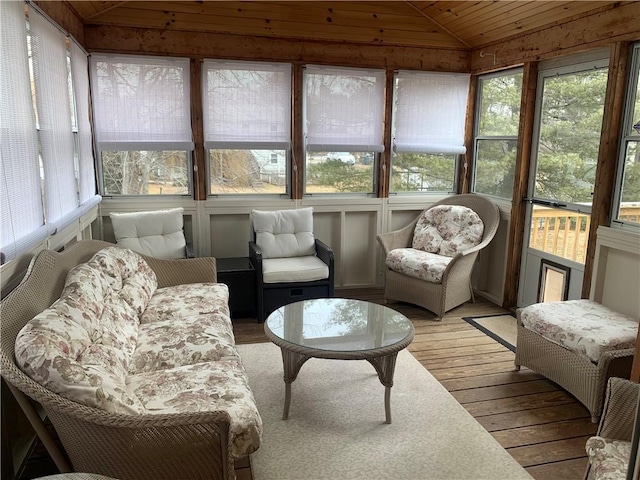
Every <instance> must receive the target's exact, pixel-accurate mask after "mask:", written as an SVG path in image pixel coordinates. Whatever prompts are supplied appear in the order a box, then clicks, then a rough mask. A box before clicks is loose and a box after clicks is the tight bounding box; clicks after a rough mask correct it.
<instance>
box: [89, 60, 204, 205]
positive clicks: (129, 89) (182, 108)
mask: <svg viewBox="0 0 640 480" xmlns="http://www.w3.org/2000/svg"><path fill="white" fill-rule="evenodd" d="M91 74H92V80H93V83H92V88H93V105H94V115H95V116H94V119H95V129H96V143H97V148H98V151H99V153H100V159H101V171H100V176H101V180H102V186H101V187H102V191H103V192H104V194H105V195H161V194H162V195H187V194H189V193H190V191H191V169H190V164H191V154H190V152H191V151H193V142H192V139H191V115H190V108H189V105H190V101H191V98H190V91H189V78H190V77H189V59H186V58H166V57H161V58H160V57H138V56H131V55H117V56H116V55H93V56H92V58H91Z"/></svg>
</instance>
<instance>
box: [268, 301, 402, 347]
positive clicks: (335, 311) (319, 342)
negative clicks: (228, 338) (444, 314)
mask: <svg viewBox="0 0 640 480" xmlns="http://www.w3.org/2000/svg"><path fill="white" fill-rule="evenodd" d="M265 326H266V328H267V329H268V330H269V331H270V332H271V333H272V334H273V335H275V336H276V337H278V338H279V339H281V340H284V341H286V342H289V343H291V344H293V345H300V346H304V347H306V348H311V349H317V350H323V351H324V350H326V351H339V352H353V351H367V350H375V349H379V348H383V347H388V346H390V345H393V344H396V343H398V342H402V341H403V340H405V339H406V338H407V337H408V336H413V332H414V330H413V325H412V324H411V321H410V320H409V319H408V318H407V317H405V316H404V315H402V314H401V313H399V312H396V311H395V310H393V309H391V308H388V307H385V306H383V305H377V304H375V303H369V302H365V301H362V300H351V299H346V298H320V299H315V300H303V301H301V302H296V303H291V304H289V305H285V306H284V307H280V308H279V309H278V310H276V311H275V312H273V313H272V314H271V315H269V317H268V318H267V321H266V324H265Z"/></svg>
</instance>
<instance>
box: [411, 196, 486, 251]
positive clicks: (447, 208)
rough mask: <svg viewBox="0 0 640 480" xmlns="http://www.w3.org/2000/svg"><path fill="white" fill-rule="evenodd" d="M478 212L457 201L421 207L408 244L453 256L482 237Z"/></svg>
mask: <svg viewBox="0 0 640 480" xmlns="http://www.w3.org/2000/svg"><path fill="white" fill-rule="evenodd" d="M483 233H484V223H483V222H482V219H481V218H480V216H479V215H478V214H477V213H476V212H474V211H473V210H471V209H470V208H468V207H463V206H461V205H438V206H435V207H433V208H429V209H427V210H425V211H424V212H423V213H422V215H421V216H420V218H419V219H418V222H417V223H416V226H415V229H414V231H413V241H412V247H413V248H415V249H417V250H422V251H425V252H429V253H436V254H438V255H444V256H447V257H454V256H456V254H458V253H460V252H463V251H465V250H467V249H469V248H471V247H475V246H476V245H478V244H479V243H480V242H481V241H482V235H483Z"/></svg>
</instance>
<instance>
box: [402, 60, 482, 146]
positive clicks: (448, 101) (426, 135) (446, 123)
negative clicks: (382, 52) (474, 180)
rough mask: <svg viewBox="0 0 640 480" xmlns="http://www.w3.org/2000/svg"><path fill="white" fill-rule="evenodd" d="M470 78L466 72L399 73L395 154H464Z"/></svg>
mask: <svg viewBox="0 0 640 480" xmlns="http://www.w3.org/2000/svg"><path fill="white" fill-rule="evenodd" d="M469 79H470V75H469V74H467V73H440V72H438V73H436V72H433V73H432V72H429V73H425V72H408V71H400V72H398V75H397V77H396V97H395V112H394V118H395V123H394V148H395V151H397V152H416V153H429V154H437V153H443V154H462V153H465V152H466V148H465V146H464V123H465V115H466V111H467V96H468V94H469Z"/></svg>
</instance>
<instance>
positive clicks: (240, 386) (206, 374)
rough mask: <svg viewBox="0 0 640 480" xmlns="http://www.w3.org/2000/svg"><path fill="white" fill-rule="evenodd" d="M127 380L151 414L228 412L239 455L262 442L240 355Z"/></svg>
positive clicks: (231, 431)
mask: <svg viewBox="0 0 640 480" xmlns="http://www.w3.org/2000/svg"><path fill="white" fill-rule="evenodd" d="M127 383H128V386H129V387H130V388H131V389H132V390H133V391H134V392H135V394H136V396H137V397H138V398H139V399H140V400H141V402H142V403H143V404H144V407H145V410H146V411H147V412H148V413H155V414H163V413H178V412H210V411H215V410H225V411H227V412H228V413H229V415H230V416H231V427H230V436H231V442H232V447H231V448H232V454H233V456H234V457H235V458H242V457H244V456H246V455H249V454H250V453H252V452H254V451H256V450H257V449H258V447H259V445H260V435H261V432H262V420H261V419H260V415H259V414H258V410H257V409H256V406H255V399H254V398H253V393H252V392H251V390H250V389H249V387H248V384H247V377H246V372H245V370H244V367H243V366H242V363H241V362H240V359H238V358H235V359H231V358H228V359H225V360H220V361H218V362H210V363H197V364H195V365H186V366H183V367H177V368H171V369H167V370H160V371H157V372H150V373H142V374H140V375H133V376H131V377H129V379H128V381H127Z"/></svg>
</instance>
